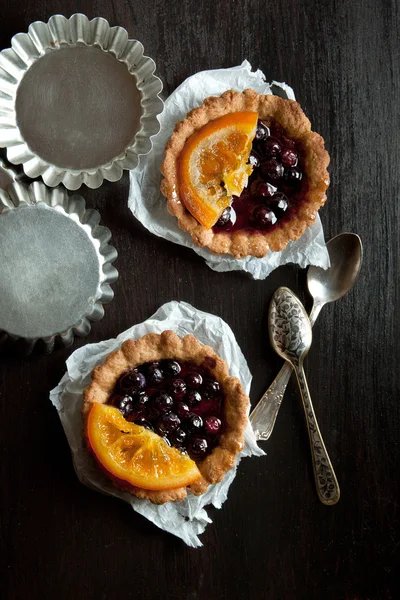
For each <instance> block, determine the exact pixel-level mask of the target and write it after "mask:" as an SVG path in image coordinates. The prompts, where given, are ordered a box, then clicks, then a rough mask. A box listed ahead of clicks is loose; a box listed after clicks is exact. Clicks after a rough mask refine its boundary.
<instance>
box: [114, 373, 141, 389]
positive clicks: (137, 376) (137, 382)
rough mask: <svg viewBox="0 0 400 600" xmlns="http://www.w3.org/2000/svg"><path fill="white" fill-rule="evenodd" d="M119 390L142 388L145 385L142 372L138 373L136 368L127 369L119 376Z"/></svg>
mask: <svg viewBox="0 0 400 600" xmlns="http://www.w3.org/2000/svg"><path fill="white" fill-rule="evenodd" d="M119 386H120V388H121V390H125V391H128V390H142V389H144V388H145V387H146V378H145V376H144V375H143V373H140V371H138V370H137V369H132V370H131V371H128V373H126V374H125V375H123V376H122V377H121V380H120V382H119Z"/></svg>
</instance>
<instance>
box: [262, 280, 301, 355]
mask: <svg viewBox="0 0 400 600" xmlns="http://www.w3.org/2000/svg"><path fill="white" fill-rule="evenodd" d="M268 331H269V337H270V340H271V345H272V347H273V349H274V350H275V352H276V353H277V354H279V356H281V357H282V358H284V359H285V360H287V361H288V362H290V363H291V365H292V366H293V367H298V366H299V365H300V364H301V363H302V362H303V360H304V358H305V357H306V356H307V354H308V351H309V349H310V346H311V342H312V330H311V323H310V321H309V318H308V315H307V313H306V311H305V308H304V306H303V305H302V303H301V302H300V300H299V299H298V298H297V296H295V294H294V293H293V292H292V291H291V290H289V288H286V287H280V288H278V289H277V290H276V292H275V294H274V295H273V297H272V300H271V304H270V306H269V312H268Z"/></svg>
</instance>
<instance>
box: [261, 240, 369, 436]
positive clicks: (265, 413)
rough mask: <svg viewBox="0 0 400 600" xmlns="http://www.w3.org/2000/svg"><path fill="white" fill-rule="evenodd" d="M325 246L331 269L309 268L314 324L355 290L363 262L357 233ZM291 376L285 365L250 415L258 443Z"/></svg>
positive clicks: (267, 431)
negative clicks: (326, 307)
mask: <svg viewBox="0 0 400 600" xmlns="http://www.w3.org/2000/svg"><path fill="white" fill-rule="evenodd" d="M326 247H327V249H328V252H329V258H330V261H331V266H330V268H329V269H327V270H324V269H321V268H319V267H310V268H309V269H308V272H307V286H308V290H309V292H310V294H311V296H312V297H313V299H314V303H313V307H312V310H311V313H310V317H309V319H310V322H311V325H314V323H315V321H316V319H317V317H318V315H319V313H320V310H321V308H322V307H323V306H324V304H327V303H328V302H333V301H334V300H339V298H341V297H342V296H344V295H345V294H346V292H348V291H349V290H350V289H351V288H352V287H353V285H354V284H355V282H356V280H357V277H358V274H359V272H360V268H361V263H362V256H363V250H362V243H361V239H360V238H359V236H358V235H356V234H355V233H340V234H339V235H337V236H336V237H334V238H332V239H331V240H329V242H328V243H327V245H326ZM291 374H292V367H291V365H290V364H289V363H288V362H286V363H285V364H284V365H283V367H282V369H281V370H280V371H279V373H278V375H277V376H276V377H275V379H274V381H273V382H272V384H271V385H270V387H269V388H268V389H267V391H266V392H265V393H264V395H263V396H262V398H261V400H260V401H259V403H258V404H257V406H256V407H255V409H254V410H253V412H252V413H251V415H250V422H251V425H252V427H253V429H254V433H255V436H256V439H257V440H267V439H268V438H269V437H270V435H271V433H272V430H273V428H274V425H275V421H276V417H277V415H278V412H279V408H280V406H281V403H282V400H283V396H284V394H285V390H286V386H287V384H288V382H289V379H290V376H291Z"/></svg>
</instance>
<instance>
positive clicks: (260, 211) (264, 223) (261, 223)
mask: <svg viewBox="0 0 400 600" xmlns="http://www.w3.org/2000/svg"><path fill="white" fill-rule="evenodd" d="M253 220H254V223H255V224H256V226H257V227H259V228H260V229H265V228H267V227H270V226H271V225H274V224H275V223H276V221H277V218H276V215H275V213H273V212H272V210H270V209H269V208H268V207H267V206H257V207H256V209H255V210H254V213H253Z"/></svg>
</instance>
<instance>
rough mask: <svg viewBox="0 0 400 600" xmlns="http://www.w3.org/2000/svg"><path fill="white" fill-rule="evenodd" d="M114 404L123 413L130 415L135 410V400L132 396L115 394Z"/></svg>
mask: <svg viewBox="0 0 400 600" xmlns="http://www.w3.org/2000/svg"><path fill="white" fill-rule="evenodd" d="M113 405H114V406H115V407H116V408H118V409H119V410H120V411H121V412H122V414H123V415H128V414H129V413H131V412H132V410H133V400H132V397H131V396H128V395H126V396H119V395H118V396H114V399H113Z"/></svg>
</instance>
